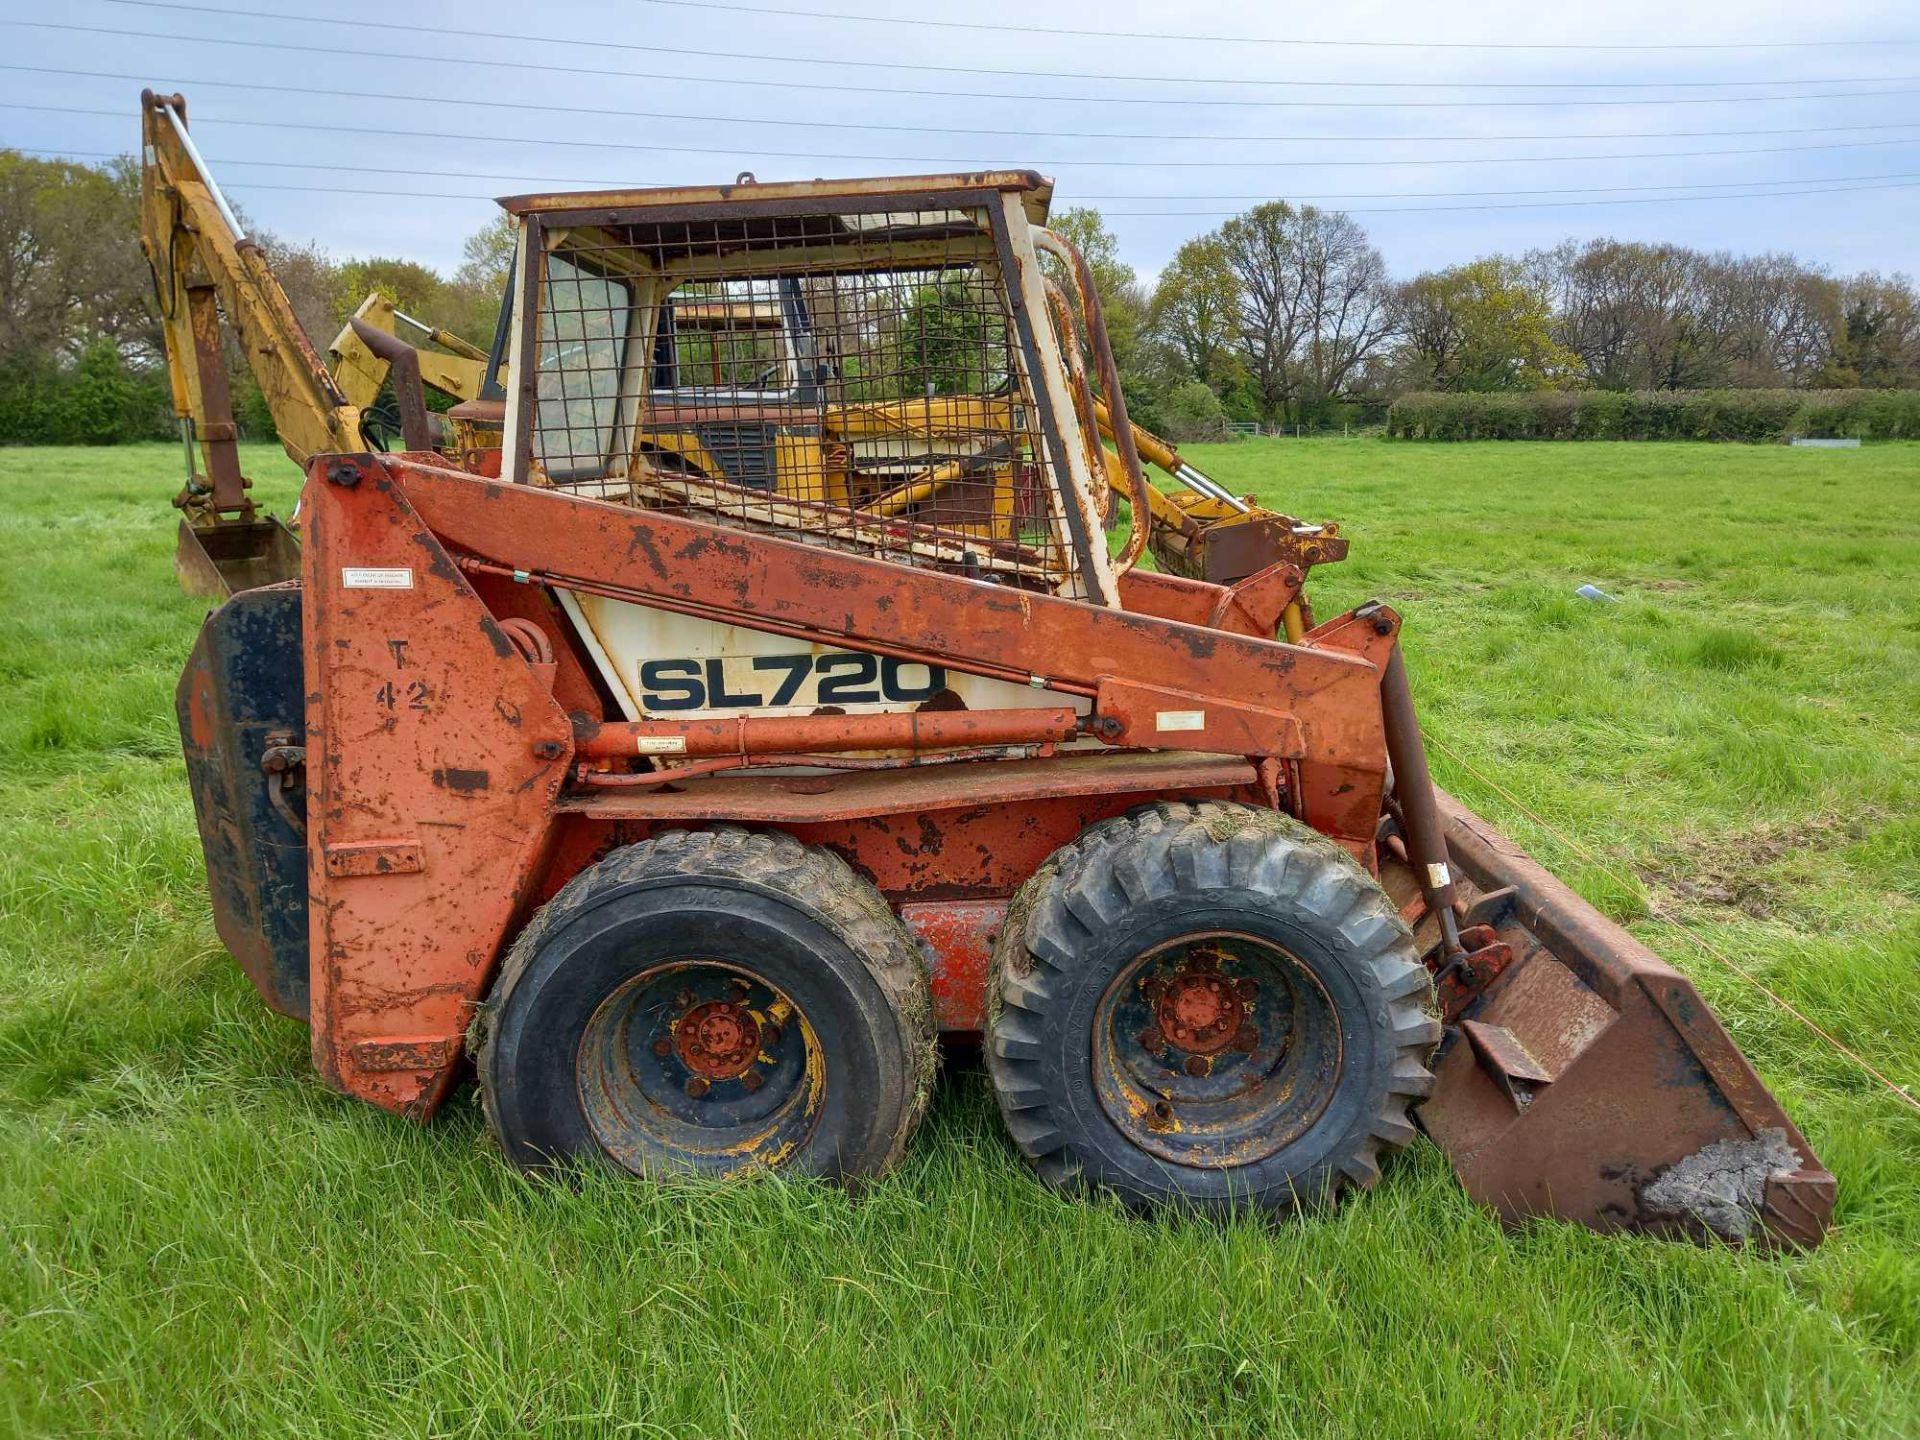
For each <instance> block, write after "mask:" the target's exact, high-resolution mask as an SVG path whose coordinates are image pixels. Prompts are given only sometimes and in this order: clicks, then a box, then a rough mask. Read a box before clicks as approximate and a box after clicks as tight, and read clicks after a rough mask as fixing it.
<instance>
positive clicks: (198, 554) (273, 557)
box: [173, 515, 300, 600]
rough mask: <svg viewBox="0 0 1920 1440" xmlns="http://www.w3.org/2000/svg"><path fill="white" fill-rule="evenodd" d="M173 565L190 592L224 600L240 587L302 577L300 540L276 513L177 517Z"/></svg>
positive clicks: (273, 583) (251, 586) (181, 582)
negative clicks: (204, 519)
mask: <svg viewBox="0 0 1920 1440" xmlns="http://www.w3.org/2000/svg"><path fill="white" fill-rule="evenodd" d="M173 570H174V573H175V574H176V575H177V576H179V578H180V585H181V588H182V589H184V590H185V591H186V592H187V593H188V594H189V595H212V596H214V597H216V598H218V599H222V600H224V599H225V598H226V597H227V596H229V595H232V594H234V593H235V592H236V591H240V590H253V589H257V588H258V587H259V586H262V585H278V584H279V583H280V582H281V581H283V580H297V579H299V578H300V542H299V541H298V540H296V539H295V538H294V535H293V532H292V531H291V530H289V529H287V527H286V526H285V525H283V524H282V523H281V522H280V521H279V520H278V519H277V518H276V517H274V516H272V515H269V516H267V517H266V518H265V519H262V520H232V519H221V520H219V521H217V522H215V523H213V524H208V525H196V524H194V523H193V522H192V521H191V520H186V519H183V520H181V522H180V538H179V541H178V543H177V544H176V545H175V546H174V551H173Z"/></svg>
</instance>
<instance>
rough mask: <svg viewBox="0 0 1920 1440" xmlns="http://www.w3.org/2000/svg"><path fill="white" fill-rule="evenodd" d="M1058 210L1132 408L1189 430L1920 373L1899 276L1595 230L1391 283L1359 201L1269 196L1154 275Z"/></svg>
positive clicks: (1796, 386)
mask: <svg viewBox="0 0 1920 1440" xmlns="http://www.w3.org/2000/svg"><path fill="white" fill-rule="evenodd" d="M1057 223H1058V224H1059V225H1060V227H1061V228H1064V229H1066V230H1068V231H1069V232H1071V233H1072V234H1073V235H1074V237H1075V238H1076V239H1077V240H1079V242H1080V243H1081V245H1082V248H1083V249H1086V250H1087V251H1088V252H1089V253H1090V254H1094V255H1097V256H1098V257H1099V260H1098V261H1097V262H1096V264H1095V272H1096V276H1097V278H1098V281H1099V283H1100V286H1101V289H1102V292H1103V295H1104V296H1105V300H1106V310H1107V313H1108V317H1109V323H1110V328H1111V329H1112V330H1113V332H1114V337H1115V345H1116V349H1118V348H1120V347H1121V346H1122V345H1124V347H1125V354H1124V355H1123V356H1121V364H1122V369H1123V372H1124V380H1125V385H1126V389H1127V394H1128V403H1129V406H1130V408H1132V409H1133V410H1135V411H1136V412H1138V413H1140V414H1141V415H1143V416H1147V417H1151V418H1157V419H1158V421H1159V425H1160V428H1164V429H1167V430H1169V431H1171V432H1172V433H1173V434H1174V435H1175V436H1176V437H1178V438H1191V437H1196V436H1198V435H1199V434H1202V433H1204V432H1206V431H1207V430H1208V429H1209V428H1210V427H1211V428H1215V429H1217V428H1219V427H1220V426H1221V425H1223V424H1224V423H1225V422H1227V421H1230V420H1242V421H1246V420H1252V421H1261V422H1265V423H1270V424H1283V425H1289V426H1291V425H1302V426H1308V427H1317V426H1322V425H1326V424H1328V423H1339V421H1341V420H1342V419H1343V418H1377V417H1378V416H1379V415H1380V414H1381V413H1382V412H1384V410H1385V407H1386V405H1387V404H1388V403H1389V402H1391V401H1393V400H1394V399H1396V398H1397V397H1400V396H1403V395H1407V394H1410V393H1414V392H1429V391H1443V392H1445V391H1451V392H1464V393H1486V392H1524V391H1548V390H1565V391H1580V390H1601V391H1623V392H1624V391H1682V390H1685V391H1692V390H1713V389H1743V390H1744V389H1770V390H1779V389H1785V390H1840V389H1853V388H1868V389H1905V388H1912V387H1914V386H1916V385H1920V294H1916V291H1915V288H1914V285H1913V283H1912V281H1911V280H1909V279H1908V278H1907V277H1906V276H1903V275H1891V276H1889V275H1881V274H1877V273H1873V272H1866V273H1862V274H1856V275H1835V274H1833V273H1831V272H1830V271H1828V270H1826V269H1823V268H1821V267H1819V266H1816V265H1809V264H1806V263H1804V262H1802V261H1800V260H1798V259H1796V258H1795V257H1793V256H1791V255H1783V254H1762V255H1734V254H1731V253H1729V252H1726V251H1720V252H1705V251H1700V250H1694V249H1690V248H1688V247H1686V246H1682V245H1670V244H1649V243H1645V242H1639V241H1625V240H1613V239H1596V240H1589V241H1586V242H1584V243H1583V242H1579V241H1573V240H1568V241H1566V242H1564V243H1562V244H1560V245H1557V246H1554V247H1553V248H1551V249H1545V250H1533V251H1529V252H1527V253H1525V254H1522V255H1517V256H1507V255H1492V256H1487V257H1484V258H1482V259H1478V260H1472V261H1469V262H1467V263H1465V264H1461V265H1455V266H1450V267H1448V268H1446V269H1442V270H1432V271H1428V272H1425V273H1423V274H1419V275H1415V276H1413V277H1412V278H1410V279H1405V280H1396V279H1394V278H1393V277H1392V276H1391V275H1390V274H1389V273H1388V270H1387V266H1386V262H1385V261H1384V260H1383V259H1382V257H1381V254H1380V252H1379V250H1378V249H1377V248H1376V247H1375V246H1374V245H1373V244H1372V242H1371V241H1370V240H1369V239H1368V238H1367V234H1366V231H1365V230H1364V229H1363V228H1362V227H1361V225H1360V224H1359V222H1358V221H1357V220H1355V219H1354V217H1353V216H1351V215H1347V214H1343V213H1341V212H1339V211H1330V210H1320V209H1317V208H1316V207H1314V206H1311V205H1300V206H1295V205H1291V204H1288V203H1287V202H1285V201H1282V200H1275V201H1270V202H1268V203H1266V204H1264V205H1257V206H1255V207H1254V208H1253V209H1251V210H1248V211H1247V212H1246V213H1244V214H1242V215H1237V216H1235V217H1233V218H1232V219H1230V220H1228V221H1226V223H1224V224H1223V225H1221V226H1220V227H1219V228H1218V229H1216V230H1213V231H1210V232H1209V233H1207V234H1205V235H1201V236H1197V237H1195V238H1194V239H1192V240H1189V241H1187V242H1186V243H1185V244H1184V245H1182V246H1181V247H1180V248H1179V250H1178V251H1177V252H1176V253H1175V254H1174V257H1173V259H1172V261H1171V262H1170V263H1169V264H1168V265H1167V266H1166V268H1165V269H1164V270H1162V271H1161V272H1160V274H1159V275H1158V276H1157V277H1156V278H1155V280H1154V282H1153V283H1152V284H1151V285H1147V284H1143V283H1142V282H1141V281H1140V280H1139V279H1138V277H1137V276H1136V275H1135V273H1134V272H1133V271H1132V270H1131V269H1129V268H1128V267H1127V266H1126V265H1125V264H1124V263H1123V262H1121V261H1120V260H1119V257H1118V253H1117V249H1116V247H1115V246H1114V244H1113V241H1112V237H1111V234H1110V233H1109V232H1108V231H1107V229H1106V227H1105V225H1104V224H1103V223H1102V221H1101V218H1100V216H1099V214H1098V212H1096V211H1091V210H1069V211H1067V212H1065V213H1064V214H1063V215H1062V216H1061V217H1059V219H1058V221H1057ZM1116 316H1118V317H1119V323H1117V324H1115V323H1113V322H1114V320H1115V317H1116Z"/></svg>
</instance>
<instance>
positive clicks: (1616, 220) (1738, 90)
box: [0, 0, 1920, 275]
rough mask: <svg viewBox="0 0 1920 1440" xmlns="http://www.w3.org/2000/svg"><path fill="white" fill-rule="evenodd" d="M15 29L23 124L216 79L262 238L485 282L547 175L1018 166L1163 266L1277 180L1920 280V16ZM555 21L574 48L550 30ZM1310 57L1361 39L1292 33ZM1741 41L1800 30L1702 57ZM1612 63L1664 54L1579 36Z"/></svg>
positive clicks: (1729, 2) (1496, 10) (1535, 3)
mask: <svg viewBox="0 0 1920 1440" xmlns="http://www.w3.org/2000/svg"><path fill="white" fill-rule="evenodd" d="M803 11H813V12H816V13H815V14H813V15H812V16H811V17H809V16H807V15H804V14H802V12H803ZM823 11H832V12H835V14H837V15H839V16H840V17H842V18H830V17H827V16H823V15H821V14H819V13H818V12H823ZM775 12H787V13H784V14H782V13H775ZM302 15H304V16H309V17H314V16H321V15H325V16H329V17H333V18H334V19H338V20H341V21H344V22H345V23H338V24H336V23H315V22H314V21H313V20H311V19H308V20H300V19H296V18H294V17H296V16H302ZM851 15H875V16H877V15H892V16H894V17H914V18H915V19H918V20H944V21H948V22H970V23H972V24H976V25H983V26H984V25H998V26H1006V27H1040V26H1044V27H1053V28H1056V29H1060V30H1067V31H1087V32H1098V33H1097V34H1095V35H1076V34H1039V33H1019V32H1018V31H1017V30H1009V29H998V30H996V29H984V28H979V29H973V28H959V27H955V26H952V25H949V26H945V27H943V26H937V25H928V24H917V23H909V24H898V23H868V22H863V21H860V20H857V19H849V18H844V17H847V16H851ZM0 20H4V21H6V22H9V23H6V24H5V25H4V26H0V71H4V72H5V75H6V79H7V81H8V82H9V83H7V84H6V86H5V93H6V100H5V101H4V102H0V143H4V144H8V145H13V146H19V147H22V148H27V149H31V150H34V151H36V152H43V153H58V154H63V155H70V156H75V157H77V158H92V157H93V156H95V155H97V154H105V153H112V152H115V151H122V150H130V149H133V148H134V147H135V146H136V144H137V137H138V122H137V99H138V91H139V89H140V87H141V85H142V84H152V85H154V86H156V87H158V88H163V89H168V90H172V89H178V90H181V91H184V92H185V93H186V95H187V97H188V101H189V107H190V113H191V116H192V119H193V122H194V123H193V129H194V134H195V137H196V139H197V140H198V142H199V144H200V146H201V149H202V150H203V151H204V152H205V153H206V155H207V156H208V158H209V160H210V162H211V163H212V164H213V167H214V169H215V172H216V174H217V176H218V177H219V179H220V180H221V181H222V183H223V184H224V185H225V186H226V188H227V189H228V190H229V192H230V193H231V194H232V195H233V196H234V197H235V198H236V199H237V200H238V201H239V202H240V203H241V205H242V206H244V208H245V209H246V210H247V212H248V213H249V214H250V215H251V216H252V217H254V219H255V221H256V223H258V224H260V225H262V226H265V227H267V228H269V229H271V230H273V231H275V232H277V233H278V234H280V235H282V236H283V237H285V238H288V239H292V240H310V241H315V242H317V243H319V244H320V245H321V246H322V247H323V248H325V249H326V250H328V251H330V252H331V253H333V254H334V255H336V256H341V257H344V256H349V255H365V254H387V255H400V256H404V257H407V258H411V259H417V260H422V261H426V262H428V263H430V264H434V265H438V266H442V267H451V266H452V265H453V264H455V263H457V261H458V258H459V254H460V241H461V239H462V237H463V236H465V235H466V234H468V233H469V232H471V231H472V230H474V229H477V228H478V227H479V226H480V225H482V224H483V223H485V222H486V220H487V219H488V218H489V216H490V215H491V214H492V213H494V212H493V207H492V205H491V202H490V200H489V199H488V198H486V197H490V196H494V195H500V194H511V193H515V192H519V191H524V190H529V189H536V188H565V187H570V186H579V187H582V188H585V187H590V186H596V185H615V184H652V183H682V182H702V183H705V182H714V181H720V180H731V179H732V178H733V177H734V175H735V174H736V173H737V172H738V171H741V170H752V171H754V172H755V173H756V174H757V175H758V176H759V177H760V178H762V179H787V178H804V177H808V176H820V175H876V174H912V173H923V172H927V171H934V170H940V169H957V168H971V167H975V166H981V165H1007V166H1023V167H1033V168H1037V169H1040V170H1043V171H1045V172H1046V173H1048V174H1050V175H1052V176H1054V177H1055V179H1056V180H1057V182H1058V192H1057V193H1058V199H1057V201H1056V203H1057V204H1060V205H1066V204H1092V205H1097V206H1098V207H1099V208H1100V209H1102V210H1103V211H1105V212H1106V213H1107V215H1108V216H1109V217H1110V222H1111V224H1112V226H1113V229H1114V230H1115V231H1116V232H1117V233H1118V235H1119V237H1120V241H1121V247H1122V251H1123V253H1124V254H1125V256H1126V258H1128V259H1129V260H1131V261H1132V262H1133V263H1134V264H1135V265H1136V266H1137V267H1138V268H1139V269H1140V270H1141V272H1142V273H1143V274H1144V275H1151V274H1152V272H1154V271H1155V270H1157V269H1158V268H1159V267H1160V266H1161V265H1162V264H1163V263H1165V261H1166V259H1167V257H1168V256H1169V255H1171V254H1172V252H1173V250H1174V249H1175V247H1177V246H1178V245H1179V243H1180V242H1181V241H1182V240H1183V239H1185V238H1187V237H1188V236H1190V235H1195V234H1199V233H1201V232H1203V231H1205V230H1208V229H1211V228H1212V227H1213V226H1215V225H1217V224H1218V223H1219V221H1220V220H1221V219H1222V218H1224V217H1225V216H1226V215H1227V214H1231V213H1233V212H1235V211H1237V210H1241V209H1245V208H1246V207H1247V206H1248V205H1250V204H1252V203H1254V202H1256V201H1258V200H1261V199H1267V198H1275V197H1281V198H1286V199H1291V200H1308V201H1312V202H1314V203H1318V204H1322V205H1324V206H1326V207H1328V208H1339V209H1345V210H1349V211H1351V212H1354V213H1355V214H1356V215H1358V216H1359V217H1360V218H1361V220H1362V221H1363V223H1364V224H1365V225H1366V227H1367V229H1368V230H1369V232H1370V233H1371V234H1372V236H1373V238H1374V240H1375V241H1376V243H1378V245H1379V246H1380V248H1381V249H1382V250H1383V251H1384V252H1385V255H1386V257H1387V261H1388V264H1389V266H1390V267H1391V268H1392V269H1393V271H1394V272H1395V273H1396V274H1399V275H1410V274H1412V273H1414V272H1416V271H1419V270H1422V269H1426V268H1429V267H1434V266H1440V265H1446V264H1451V263H1454V262H1457V261H1462V260H1466V259H1470V258H1472V257H1474V256H1476V255H1482V254H1486V253H1489V252H1491V251H1496V250H1500V251H1519V250H1524V249H1527V248H1529V247H1532V246H1536V245H1545V244H1551V243H1553V242H1555V241H1557V240H1560V239H1563V238H1566V237H1569V236H1572V237H1575V238H1580V239H1585V238H1588V237H1592V236H1597V235H1615V236H1620V237H1623V238H1634V239H1646V240H1655V239H1666V240H1675V241H1680V242H1683V243H1686V244H1689V245H1695V246H1701V247H1705V248H1711V249H1719V248H1727V249H1733V250H1739V251H1758V250H1770V249H1774V250H1791V251H1793V252H1795V253H1797V254H1799V255H1800V256H1801V257H1802V258H1804V259H1807V260H1812V261H1818V262H1821V263H1824V264H1827V265H1829V266H1832V267H1833V268H1835V269H1838V270H1856V269H1867V268H1878V269H1883V270H1905V271H1908V272H1910V273H1912V272H1916V271H1920V240H1916V236H1920V4H1916V3H1915V0H1898V3H1896V0H1823V3H1821V4H1819V5H1808V4H1807V3H1805V0H1796V3H1788V0H1666V3H1660V0H1600V3H1586V4H1572V3H1566V0H1561V3H1545V4H1543V3H1541V0H1477V3H1466V4H1461V3H1453V4H1442V3H1438V0H1418V3H1416V0H1348V3H1346V4H1343V5H1330V4H1324V3H1322V4H1315V5H1287V4H1277V3H1276V4H1243V5H1236V4H1225V3H1205V0H1198V3H1194V0H1190V3H1186V4H1177V5H1176V4H1153V3H1146V0H1051V3H1045V4H1037V3H1031V0H1028V3H1021V0H973V3H965V4H963V3H961V0H929V3H924V4H919V5H915V4H912V3H900V0H892V3H891V4H890V3H889V0H764V4H761V5H758V6H756V5H753V4H751V3H742V4H740V5H735V6H732V7H730V8H727V7H722V6H720V5H717V4H716V5H708V4H704V3H701V0H671V3H668V0H628V3H619V4H594V3H586V0H570V3H567V4H564V5H560V4H553V3H545V4H539V3H536V4H528V3H526V0H517V3H509V0H418V3H411V4H405V3H402V4H395V3H387V4H376V3H369V0H324V3H322V0H313V3H310V4H306V5H262V4H253V5H248V4H245V3H244V0H206V3H205V4H202V5H161V4H157V3H144V0H143V3H113V0H63V3H62V4H60V5H58V6H54V5H49V4H47V3H45V0H0ZM21 22H37V23H21ZM378 22H388V23H390V24H391V23H399V24H406V25H413V26H419V27H426V30H427V31H429V32H432V33H419V32H407V31H400V30H394V29H381V28H378ZM1810 27H1814V28H1810ZM103 31H110V32H120V33H100V32H103ZM1122 31H1130V32H1137V33H1136V34H1135V35H1132V36H1128V35H1122V34H1119V33H1116V32H1122ZM126 32H139V33H126ZM480 32H495V37H497V38H495V37H489V36H487V35H485V34H482V33H480ZM536 33H550V34H552V35H553V36H555V37H557V38H556V39H555V41H553V42H534V41H531V40H529V39H526V38H516V37H526V36H530V35H533V34H536ZM1170 35H1179V36H1183V37H1190V38H1180V39H1175V38H1168V37H1169V36H1170ZM214 37H218V40H216V39H215V38H214ZM1303 40H1317V41H1323V42H1334V41H1337V42H1348V43H1342V44H1320V45H1305V44H1298V43H1263V42H1273V41H1281V42H1298V41H1303ZM220 41H248V42H269V43H270V44H271V45H273V46H279V47H286V48H261V46H260V45H258V44H255V45H239V44H226V43H219V42H220ZM1351 42H1370V43H1367V44H1355V43H1351ZM1379 42H1403V43H1402V45H1401V46H1400V47H1399V48H1396V47H1394V46H1392V45H1386V46H1383V45H1381V44H1380V43H1379ZM1733 42H1746V43H1748V44H1750V45H1751V44H1752V42H1773V48H1762V47H1760V46H1758V45H1754V46H1753V48H1678V47H1683V46H1689V47H1712V46H1727V45H1728V44H1730V43H1733ZM1813 42H1849V43H1842V44H1832V43H1813ZM1599 45H1617V46H1622V47H1642V48H1619V49H1599V48H1573V47H1583V46H1584V47H1593V46H1599ZM1526 46H1537V47H1558V48H1517V47H1526ZM1447 47H1455V48H1447ZM1502 47H1504V48H1502ZM1646 47H1663V48H1646ZM669 50H672V51H677V52H680V53H673V54H670V53H667V52H668V51H669ZM735 54H739V55H742V56H746V55H750V56H753V57H756V58H751V59H748V58H738V59H730V58H726V57H728V56H730V55H735ZM429 56H431V57H433V58H431V59H429V58H426V57H429ZM474 61H486V62H490V63H487V64H476V63H471V62H474ZM540 67H548V68H540ZM45 68H52V69H56V70H59V71H63V72H75V71H84V72H90V73H87V74H74V73H60V74H50V73H44V69H45ZM583 70H584V71H599V72H613V73H610V74H604V73H603V74H584V73H579V72H581V71H583ZM1019 71H1024V72H1040V73H1027V74H1019V73H1012V72H1019ZM1079 76H1084V77H1096V78H1073V77H1079ZM1115 77H1125V78H1115ZM212 82H226V83H219V84H216V83H212ZM236 82H245V86H246V87H247V88H242V87H241V86H240V85H239V84H238V83H236ZM1574 87H1580V88H1574ZM1867 92H1880V93H1867ZM462 94H464V95H467V96H471V97H474V99H475V101H477V103H467V102H461V101H456V100H454V99H452V98H451V97H454V96H456V95H462ZM407 95H412V96H417V97H420V98H397V97H401V96H407ZM1791 96H1804V97H1812V98H1797V99H1796V98H1782V97H1791ZM369 97H379V98H369ZM386 97H395V98H386ZM996 97H997V98H996ZM1675 101H1681V102H1685V103H1672V102H1675ZM523 106H524V107H536V108H516V107H523ZM45 107H60V108H58V109H50V108H45ZM537 107H547V108H537ZM72 112H105V113H72ZM569 112H577V113H569ZM242 121H251V122H255V123H253V124H241V123H237V122H242ZM260 122H270V123H260ZM335 126H337V127H352V129H351V130H347V129H332V128H330V127H335ZM1761 132H1765V133H1761ZM1098 137H1106V138H1098ZM1735 151H1738V152H1745V153H1725V152H1735ZM1681 152H1693V153H1687V154H1683V153H1681ZM1701 152H1716V153H1701ZM1583 157H1619V158H1583ZM246 162H256V163H246ZM259 162H265V163H259ZM320 166H333V167H341V168H333V169H324V168H314V167H320ZM375 171H382V172H394V173H374V172H375ZM377 191H390V192H393V195H392V197H391V198H383V197H381V196H379V195H377V194H374V193H373V192H377ZM1809 191H1819V192H1822V193H1805V192H1809ZM1486 192H1506V193H1491V194H1490V193H1486ZM1512 192H1523V193H1518V194H1516V193H1512ZM1579 192H1586V193H1579ZM1594 192H1602V193H1594ZM1755 192H1762V193H1760V194H1759V195H1758V196H1757V197H1756V196H1755ZM1795 192H1802V193H1795ZM1674 196H1678V197H1683V198H1680V199H1678V200H1672V199H1665V198H1661V197H1674ZM1701 197H1711V198H1701ZM1554 202H1558V203H1554ZM1569 202H1575V203H1569ZM1594 202H1601V203H1594Z"/></svg>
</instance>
